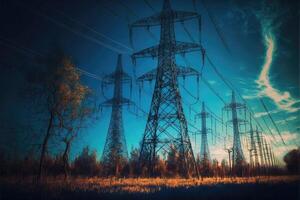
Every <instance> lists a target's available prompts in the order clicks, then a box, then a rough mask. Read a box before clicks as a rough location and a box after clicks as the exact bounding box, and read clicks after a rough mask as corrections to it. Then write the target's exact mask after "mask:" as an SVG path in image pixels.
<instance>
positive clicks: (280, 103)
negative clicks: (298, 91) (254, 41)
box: [256, 22, 300, 112]
mask: <svg viewBox="0 0 300 200" xmlns="http://www.w3.org/2000/svg"><path fill="white" fill-rule="evenodd" d="M269 23H270V22H269ZM262 26H264V24H262ZM263 30H264V31H263V33H262V34H263V37H264V41H265V45H266V48H267V51H266V55H265V61H264V64H263V66H262V70H261V72H260V75H259V77H258V80H256V83H257V84H258V87H259V88H260V89H261V91H260V93H259V94H258V95H260V96H266V97H269V98H270V99H272V100H273V102H274V103H275V104H276V106H277V107H278V108H280V109H281V110H284V111H287V112H297V111H298V110H300V107H297V108H296V107H295V104H297V103H299V102H300V101H299V100H297V99H295V98H293V97H292V96H291V94H290V93H289V92H288V91H280V90H278V89H276V88H274V86H273V85H272V83H271V81H270V76H269V73H270V69H271V66H272V62H273V57H274V54H275V51H276V41H275V38H274V36H273V34H272V29H271V28H270V29H268V28H263Z"/></svg>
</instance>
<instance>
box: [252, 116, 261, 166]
mask: <svg viewBox="0 0 300 200" xmlns="http://www.w3.org/2000/svg"><path fill="white" fill-rule="evenodd" d="M258 165H259V161H258V154H257V148H256V144H255V139H254V130H253V127H252V122H251V117H250V166H251V167H252V168H255V167H257V166H258Z"/></svg>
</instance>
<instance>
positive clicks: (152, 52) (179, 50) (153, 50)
mask: <svg viewBox="0 0 300 200" xmlns="http://www.w3.org/2000/svg"><path fill="white" fill-rule="evenodd" d="M160 48H165V47H164V44H163V43H162V44H160V45H156V46H152V47H149V48H146V49H143V50H141V51H139V52H136V53H134V54H132V56H131V58H132V60H133V61H135V60H136V59H137V58H149V57H150V58H154V57H157V56H158V54H159V50H160ZM170 48H171V49H172V50H173V51H174V53H176V54H185V53H189V52H194V51H201V50H202V49H203V47H202V46H201V45H200V44H197V43H190V42H180V41H175V43H173V44H171V47H170Z"/></svg>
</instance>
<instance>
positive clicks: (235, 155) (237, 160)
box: [224, 91, 246, 175]
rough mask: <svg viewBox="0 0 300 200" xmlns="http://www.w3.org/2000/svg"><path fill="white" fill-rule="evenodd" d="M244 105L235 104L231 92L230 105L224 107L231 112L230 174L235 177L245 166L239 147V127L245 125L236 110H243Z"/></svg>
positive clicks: (240, 146) (240, 173) (233, 95)
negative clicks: (231, 146)
mask: <svg viewBox="0 0 300 200" xmlns="http://www.w3.org/2000/svg"><path fill="white" fill-rule="evenodd" d="M245 108H246V106H245V104H241V103H238V102H236V100H235V94H234V91H232V100H231V103H230V104H228V105H226V106H225V107H224V109H225V110H227V111H230V112H231V117H232V119H231V120H230V122H232V128H233V148H232V172H233V173H234V174H235V175H242V173H243V167H244V165H245V157H244V154H243V149H242V145H241V138H240V130H239V126H240V124H242V123H245V120H243V119H240V118H238V113H237V111H238V110H243V109H245Z"/></svg>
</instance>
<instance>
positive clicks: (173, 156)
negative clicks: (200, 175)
mask: <svg viewBox="0 0 300 200" xmlns="http://www.w3.org/2000/svg"><path fill="white" fill-rule="evenodd" d="M178 156H179V154H178V151H177V149H176V148H175V146H174V145H170V150H169V152H168V156H167V161H166V169H167V174H168V176H171V177H174V176H178V170H179V169H178Z"/></svg>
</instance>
